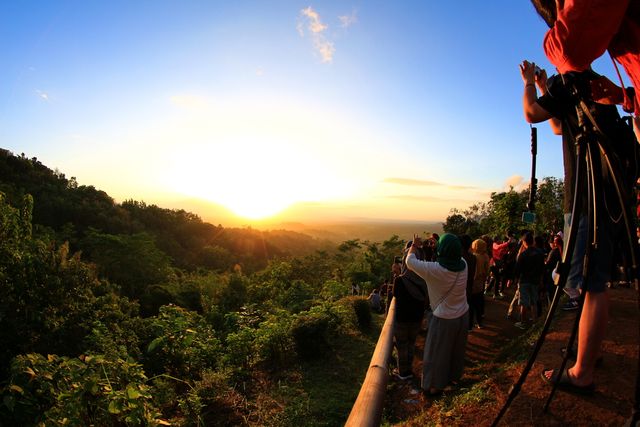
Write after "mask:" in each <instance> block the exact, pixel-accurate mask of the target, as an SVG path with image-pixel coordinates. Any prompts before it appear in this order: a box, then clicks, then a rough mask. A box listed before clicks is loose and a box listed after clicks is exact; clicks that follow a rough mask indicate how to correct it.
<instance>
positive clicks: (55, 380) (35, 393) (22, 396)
mask: <svg viewBox="0 0 640 427" xmlns="http://www.w3.org/2000/svg"><path fill="white" fill-rule="evenodd" d="M146 381H147V378H146V376H145V375H144V372H143V370H142V366H141V365H140V364H137V363H134V362H130V361H125V360H123V359H119V358H117V359H112V358H107V357H104V356H101V355H86V356H82V357H80V358H68V357H59V356H56V355H49V356H47V357H44V356H42V355H39V354H27V355H23V356H18V357H16V358H15V359H14V361H13V363H12V365H11V374H10V378H9V382H8V385H7V386H6V387H4V388H3V389H2V402H3V404H2V409H1V410H0V415H1V416H2V419H3V420H5V421H7V422H9V423H11V424H13V425H34V424H40V423H42V424H43V425H71V426H87V425H100V426H119V425H122V424H126V425H152V426H153V425H168V423H167V422H166V421H164V420H162V419H160V414H159V412H158V411H157V410H156V408H155V407H154V405H153V403H152V396H151V391H150V388H149V386H148V385H146Z"/></svg>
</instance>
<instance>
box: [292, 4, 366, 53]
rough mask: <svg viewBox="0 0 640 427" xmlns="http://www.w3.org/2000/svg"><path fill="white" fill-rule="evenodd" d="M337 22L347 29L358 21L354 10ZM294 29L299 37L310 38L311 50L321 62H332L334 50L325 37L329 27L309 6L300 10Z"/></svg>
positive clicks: (328, 39) (331, 43) (333, 45)
mask: <svg viewBox="0 0 640 427" xmlns="http://www.w3.org/2000/svg"><path fill="white" fill-rule="evenodd" d="M338 20H339V21H340V26H341V27H342V28H348V27H350V26H351V25H353V24H355V23H356V22H357V21H358V18H357V15H356V11H355V10H354V11H353V12H352V13H351V15H342V16H338ZM296 29H297V30H298V34H300V36H301V37H304V36H305V34H307V33H308V34H309V35H310V36H311V41H312V43H313V48H314V50H315V51H316V52H317V53H318V54H319V55H320V60H321V61H322V62H325V63H331V62H333V57H334V55H335V53H336V48H335V44H334V42H333V40H331V39H330V38H329V37H328V36H327V30H328V29H329V25H328V24H325V23H324V22H323V21H322V18H321V17H320V14H319V13H318V12H317V11H316V10H314V9H313V8H312V7H311V6H309V7H307V8H306V9H302V10H301V11H300V15H299V17H298V23H297V25H296Z"/></svg>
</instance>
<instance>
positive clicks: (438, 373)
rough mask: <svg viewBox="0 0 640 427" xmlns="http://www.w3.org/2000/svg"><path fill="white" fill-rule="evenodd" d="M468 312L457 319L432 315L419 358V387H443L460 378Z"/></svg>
mask: <svg viewBox="0 0 640 427" xmlns="http://www.w3.org/2000/svg"><path fill="white" fill-rule="evenodd" d="M468 329H469V311H467V312H466V313H465V314H463V315H462V316H460V317H458V318H457V319H442V318H440V317H437V316H432V317H431V321H430V322H429V332H427V341H426V343H425V346H424V358H423V359H422V388H423V389H424V390H429V389H430V388H435V389H438V390H442V389H444V388H445V387H446V386H448V385H449V384H451V382H452V381H458V380H460V378H461V377H462V371H463V369H464V355H465V349H466V347H467V334H468Z"/></svg>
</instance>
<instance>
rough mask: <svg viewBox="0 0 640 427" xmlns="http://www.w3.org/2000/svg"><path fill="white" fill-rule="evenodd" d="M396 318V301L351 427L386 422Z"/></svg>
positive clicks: (383, 329)
mask: <svg viewBox="0 0 640 427" xmlns="http://www.w3.org/2000/svg"><path fill="white" fill-rule="evenodd" d="M395 317H396V300H395V298H393V299H392V300H391V304H389V311H388V312H387V318H386V320H385V322H384V326H383V327H382V331H381V332H380V337H379V338H378V343H377V344H376V349H375V350H374V352H373V357H371V362H370V363H369V369H368V370H367V375H366V376H365V378H364V382H363V383H362V387H361V388H360V393H358V398H357V399H356V403H355V404H354V405H353V408H351V413H350V414H349V418H348V419H347V422H346V424H345V425H346V426H348V427H361V426H364V427H375V426H379V425H380V421H381V420H382V408H383V406H384V398H385V395H386V392H387V381H388V379H389V368H388V363H389V357H390V356H391V350H392V349H393V328H394V325H395Z"/></svg>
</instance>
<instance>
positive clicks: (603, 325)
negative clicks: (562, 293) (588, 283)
mask: <svg viewBox="0 0 640 427" xmlns="http://www.w3.org/2000/svg"><path fill="white" fill-rule="evenodd" d="M608 319H609V291H608V290H605V291H604V292H598V293H592V292H587V295H586V296H585V300H584V307H583V309H582V316H581V317H580V325H579V329H578V355H577V358H576V364H575V365H573V367H572V368H571V369H569V378H570V379H571V382H572V383H573V384H575V385H577V386H587V385H589V384H591V383H592V382H593V372H594V371H595V367H596V360H597V359H598V357H599V356H600V351H601V347H602V341H603V340H604V336H605V333H606V330H607V321H608ZM552 374H553V370H549V371H545V374H544V375H545V376H546V377H547V378H548V379H551V375H552Z"/></svg>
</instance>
